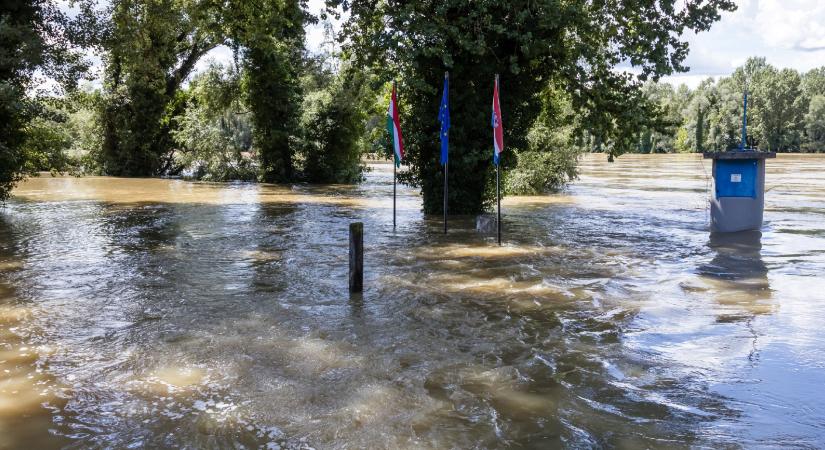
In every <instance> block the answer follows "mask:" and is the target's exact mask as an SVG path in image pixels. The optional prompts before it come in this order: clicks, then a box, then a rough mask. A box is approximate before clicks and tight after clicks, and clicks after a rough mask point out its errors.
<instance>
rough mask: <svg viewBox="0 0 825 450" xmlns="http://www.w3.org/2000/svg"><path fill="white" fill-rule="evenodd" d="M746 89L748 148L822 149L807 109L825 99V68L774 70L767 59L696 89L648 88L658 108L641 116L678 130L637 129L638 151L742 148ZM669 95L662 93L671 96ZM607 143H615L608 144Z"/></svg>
mask: <svg viewBox="0 0 825 450" xmlns="http://www.w3.org/2000/svg"><path fill="white" fill-rule="evenodd" d="M746 87H747V90H748V93H749V94H748V143H747V145H748V146H751V147H757V148H760V149H762V150H771V151H778V152H794V151H821V150H822V149H823V146H822V143H821V141H819V139H820V135H819V134H818V133H819V131H818V130H820V129H821V128H825V122H823V119H824V118H823V117H822V116H821V115H819V114H818V109H817V108H818V107H819V105H817V107H816V108H811V107H810V106H809V105H810V104H811V102H812V101H813V99H815V98H816V97H817V96H823V95H825V68H820V69H814V70H811V71H809V72H807V73H805V74H804V75H800V74H799V73H797V72H796V71H794V70H791V69H782V70H779V69H776V68H775V67H773V66H771V65H770V64H768V63H767V62H766V60H765V58H750V59H748V60H747V61H746V63H745V64H744V65H743V66H742V67H739V68H737V69H736V71H735V72H734V73H733V74H732V75H731V76H729V77H723V78H721V79H719V80H718V81H714V80H713V79H707V80H705V81H704V82H702V83H701V84H700V85H699V87H698V88H696V89H695V90H692V91H691V90H689V89H687V87H685V86H681V87H679V88H678V89H677V90H676V91H673V89H672V88H671V87H669V86H668V85H663V84H658V83H657V84H655V86H652V87H651V86H649V85H646V86H645V90H646V92H647V95H648V97H649V98H650V99H654V100H657V101H658V104H659V109H640V110H639V113H640V114H654V115H655V114H659V115H660V120H661V121H664V122H665V123H669V124H676V125H677V126H676V127H672V128H665V129H664V130H662V131H661V132H660V133H659V134H658V136H657V135H656V133H651V132H650V131H649V130H648V129H646V128H644V127H643V128H641V129H640V131H639V135H640V138H639V146H638V149H637V150H636V151H637V152H640V153H648V152H650V151H653V150H652V149H651V147H656V149H655V151H664V152H672V151H677V152H688V151H697V152H699V151H708V150H709V151H725V150H731V149H736V148H739V146H740V142H741V131H742V108H743V104H742V95H743V93H744V91H745V88H746ZM668 92H670V93H671V94H669V95H662V93H668ZM607 145H608V147H609V145H611V142H610V141H608V142H607Z"/></svg>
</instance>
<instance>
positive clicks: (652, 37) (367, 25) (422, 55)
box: [327, 0, 735, 213]
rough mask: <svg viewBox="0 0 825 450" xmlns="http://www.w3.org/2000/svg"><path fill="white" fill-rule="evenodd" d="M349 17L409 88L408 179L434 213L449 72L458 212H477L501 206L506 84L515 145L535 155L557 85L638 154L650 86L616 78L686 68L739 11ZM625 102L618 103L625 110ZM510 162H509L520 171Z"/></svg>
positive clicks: (717, 5) (642, 7)
mask: <svg viewBox="0 0 825 450" xmlns="http://www.w3.org/2000/svg"><path fill="white" fill-rule="evenodd" d="M327 3H328V5H333V6H334V5H342V6H343V8H344V10H346V11H348V12H349V13H350V19H349V20H348V22H347V24H346V25H345V33H344V34H345V39H348V41H347V42H348V46H349V48H351V49H355V53H356V54H358V55H361V56H362V59H364V60H365V61H367V62H371V63H373V65H374V66H375V67H376V70H378V71H379V73H380V74H381V75H383V76H384V77H386V79H391V78H396V79H398V80H399V82H400V88H399V97H400V99H399V103H400V110H401V112H402V120H403V124H402V127H404V131H405V139H406V142H405V143H406V148H407V154H408V159H407V163H408V164H409V165H410V168H411V170H410V171H409V172H408V173H407V174H406V176H405V177H404V178H403V179H404V180H405V181H407V182H409V183H410V184H412V185H415V186H420V187H421V189H422V192H423V194H424V195H423V196H424V210H425V212H426V213H437V212H440V211H441V208H442V202H441V193H442V181H441V180H442V176H441V167H440V165H439V160H438V148H437V145H435V144H434V142H435V137H436V136H437V135H438V129H437V122H436V120H435V118H436V116H437V113H438V102H439V96H438V92H439V90H440V88H441V81H442V78H443V76H444V71H445V70H449V71H450V73H451V74H450V81H451V86H452V90H451V99H450V100H451V116H452V117H451V118H452V121H451V122H452V128H451V130H450V134H451V139H450V141H451V145H452V147H451V157H450V165H451V169H454V170H451V171H450V173H451V174H453V176H452V177H451V179H450V183H451V185H450V190H449V192H450V204H451V206H450V210H451V211H453V212H456V213H477V212H479V211H481V210H482V209H484V207H485V206H486V205H489V203H490V201H491V200H492V198H493V196H492V189H491V187H492V184H491V179H492V174H493V168H492V165H491V164H490V160H491V155H492V153H491V152H492V149H491V146H490V143H489V141H490V139H489V135H490V132H491V131H490V126H489V123H490V97H491V95H492V83H493V78H494V75H495V74H496V73H499V74H500V75H501V101H502V110H503V118H502V119H503V123H504V128H505V143H506V146H507V148H509V149H525V148H526V147H527V132H528V130H529V129H530V127H531V126H532V125H533V124H534V122H535V119H536V117H537V115H538V113H539V110H540V108H539V102H540V99H539V98H538V96H537V93H538V92H540V91H541V90H542V88H543V87H544V86H545V85H546V83H548V82H555V83H558V84H559V85H560V86H562V88H564V89H565V90H567V91H568V92H570V93H571V97H572V100H573V103H574V105H575V107H576V108H583V109H587V110H589V111H596V112H597V113H594V114H589V115H587V116H586V117H585V120H586V126H589V127H590V128H592V129H601V130H603V131H605V132H610V133H612V135H613V137H614V142H616V148H624V147H628V145H627V144H630V146H632V142H633V139H632V137H633V134H634V133H633V132H629V131H628V130H627V127H626V126H625V125H624V124H625V123H630V124H631V125H632V124H634V122H635V121H634V120H631V121H627V119H634V118H633V116H632V114H633V112H634V108H635V106H634V105H633V104H632V103H631V102H627V101H625V99H626V98H627V97H633V95H632V93H633V92H634V91H638V90H639V86H638V85H637V84H636V83H634V82H633V81H632V78H633V77H630V76H626V75H625V74H620V73H616V72H615V71H614V70H613V69H614V68H615V67H616V66H617V65H618V64H619V63H620V62H622V61H629V62H630V63H631V64H632V65H634V66H635V67H637V68H639V70H640V72H641V74H640V75H639V77H638V78H639V79H641V80H646V79H648V78H653V79H655V78H657V77H658V76H660V75H664V74H670V73H672V72H674V71H680V70H684V69H685V67H684V66H683V65H682V61H684V59H685V57H686V55H687V43H685V42H682V41H680V40H679V36H680V35H681V34H682V33H683V32H685V31H687V30H695V31H702V30H706V29H708V28H709V27H710V25H711V24H712V23H713V22H714V21H716V20H718V18H719V11H720V10H733V9H734V8H735V5H734V4H733V2H731V1H728V0H710V1H702V2H700V1H689V2H687V3H686V4H685V6H684V7H680V9H678V10H677V9H676V8H675V6H674V5H673V4H671V3H665V4H660V3H659V2H632V3H627V2H566V3H558V2H556V1H551V0H540V1H510V2H493V1H469V0H439V1H435V0H427V1H418V2H400V1H395V0H389V1H378V0H328V1H327ZM617 100H619V101H617ZM512 155H513V152H505V155H504V158H503V164H504V165H505V166H511V165H512V164H513V162H514V161H513V156H512Z"/></svg>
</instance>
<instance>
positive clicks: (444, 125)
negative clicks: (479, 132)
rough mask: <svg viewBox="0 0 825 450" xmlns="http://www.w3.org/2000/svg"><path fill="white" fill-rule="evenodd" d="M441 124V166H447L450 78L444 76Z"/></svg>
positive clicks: (439, 118) (440, 112)
mask: <svg viewBox="0 0 825 450" xmlns="http://www.w3.org/2000/svg"><path fill="white" fill-rule="evenodd" d="M438 121H439V122H441V165H442V166H443V165H444V164H447V159H448V156H449V147H450V78H449V77H448V76H447V75H446V74H445V75H444V92H443V93H442V94H441V108H440V109H439V111H438Z"/></svg>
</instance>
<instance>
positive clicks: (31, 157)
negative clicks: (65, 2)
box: [0, 0, 85, 202]
mask: <svg viewBox="0 0 825 450" xmlns="http://www.w3.org/2000/svg"><path fill="white" fill-rule="evenodd" d="M74 44H82V41H81V39H80V36H77V35H75V34H74V33H73V28H72V26H71V20H69V19H68V18H67V17H66V16H65V15H64V14H62V13H61V12H60V11H59V9H58V8H57V7H56V6H55V5H53V4H52V3H51V2H48V1H46V0H29V1H23V0H4V1H3V4H2V6H0V202H2V201H5V200H6V199H8V197H9V195H10V193H11V189H12V188H13V187H14V185H15V184H16V183H17V182H18V181H20V180H22V179H23V178H24V177H25V176H26V175H27V174H31V173H33V172H35V171H36V170H39V169H41V168H49V167H43V166H42V165H41V164H39V163H37V162H36V161H41V162H43V161H46V162H47V163H48V161H51V160H53V159H50V158H48V157H47V158H46V159H45V160H44V159H43V156H44V154H43V153H42V152H41V151H42V150H43V147H42V146H40V145H39V143H42V142H44V141H43V138H46V140H52V141H53V139H52V138H54V137H55V136H45V135H44V134H43V133H45V132H48V130H43V129H42V127H39V126H38V124H36V123H33V122H32V121H34V120H35V119H36V118H38V117H40V116H41V115H42V113H43V108H41V107H40V105H39V104H38V102H37V101H35V100H33V99H32V98H30V97H29V96H27V94H26V90H27V89H29V88H32V87H33V86H32V84H33V81H34V80H33V77H34V74H35V72H36V71H38V70H39V71H41V72H42V73H43V74H45V75H47V76H50V77H52V78H53V79H55V80H57V81H58V82H59V83H60V84H61V85H63V86H66V87H71V86H73V85H74V84H75V83H76V80H77V79H78V78H79V77H80V75H81V74H82V73H83V71H84V70H85V64H84V63H83V61H82V60H81V58H80V56H79V55H78V54H77V53H76V52H74V51H73V50H72V47H73V45H74Z"/></svg>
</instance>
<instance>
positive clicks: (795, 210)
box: [0, 155, 825, 448]
mask: <svg viewBox="0 0 825 450" xmlns="http://www.w3.org/2000/svg"><path fill="white" fill-rule="evenodd" d="M373 169H374V170H373V171H372V172H370V173H369V174H368V177H367V181H366V182H365V183H364V184H362V185H359V186H323V187H315V186H301V185H298V186H294V187H274V186H262V185H254V184H207V183H190V182H185V181H177V180H158V179H145V180H144V179H115V178H80V179H77V178H50V177H48V176H47V177H41V178H39V179H33V180H30V181H28V182H26V183H25V184H23V185H22V186H20V187H19V188H18V189H17V190H16V197H15V198H14V199H12V200H11V201H10V202H9V203H8V204H7V206H6V207H5V208H4V209H2V210H0V448H60V447H68V448H85V447H90V446H92V447H101V446H107V447H117V448H125V447H131V448H143V447H150V448H151V447H187V448H203V447H233V446H234V447H247V448H256V447H261V446H263V447H266V446H269V447H270V448H277V447H279V446H280V447H286V448H304V447H315V448H367V447H370V448H374V447H379V448H381V447H387V448H450V447H453V448H469V447H480V448H488V447H512V448H522V447H531V448H548V447H553V446H560V445H567V446H576V447H592V446H609V447H615V448H641V447H673V448H680V447H687V446H734V447H736V446H792V447H818V446H823V445H825V391H824V390H823V387H825V352H823V348H825V328H824V327H823V326H822V324H823V320H824V319H823V318H825V279H823V274H825V157H823V156H785V155H781V156H780V158H778V159H777V160H770V161H768V179H767V185H768V189H769V192H768V194H767V195H766V202H767V203H766V212H765V226H764V229H763V230H762V233H761V234H760V233H737V234H730V235H713V236H711V235H710V234H709V233H708V232H707V224H708V211H707V190H708V186H709V182H708V179H707V175H708V172H709V170H710V163H709V162H705V163H703V161H702V160H701V159H699V158H698V157H696V156H695V155H684V156H677V155H668V156H632V155H628V156H622V157H621V158H619V159H618V160H617V162H616V163H614V164H608V163H606V162H605V161H604V156H603V155H591V156H588V157H586V158H585V159H584V160H583V161H582V176H581V179H580V180H579V181H578V182H576V183H575V184H573V185H572V186H571V187H570V188H569V189H568V190H567V191H566V192H564V193H561V194H558V195H552V196H545V197H522V198H510V199H507V200H506V201H505V202H504V215H505V218H504V245H503V246H502V247H498V246H496V245H495V243H494V240H493V237H492V236H485V235H480V234H478V233H476V232H475V230H474V225H475V224H474V222H473V220H472V219H470V218H464V219H461V218H457V219H454V220H453V221H452V222H451V224H452V225H451V226H452V229H451V231H450V233H449V234H448V235H446V236H445V235H443V234H441V233H440V230H441V222H440V219H439V218H433V219H427V218H424V217H423V216H422V214H421V213H420V211H419V209H420V200H419V197H418V196H417V194H416V192H415V191H414V190H411V189H406V188H402V189H401V190H400V198H399V227H398V229H397V231H395V232H393V230H392V203H391V193H392V175H391V173H392V172H391V170H390V166H389V165H376V166H374V167H373ZM352 221H363V222H364V224H365V246H366V254H365V265H366V275H365V277H366V279H365V284H366V291H365V293H364V295H363V296H362V297H350V296H349V294H348V293H347V232H348V231H347V230H348V223H349V222H352Z"/></svg>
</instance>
